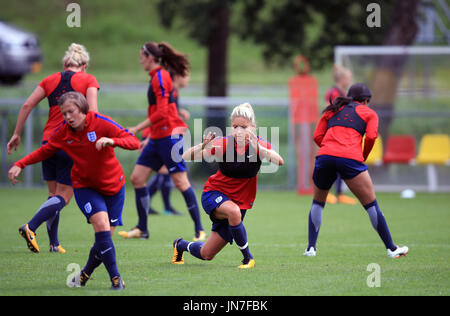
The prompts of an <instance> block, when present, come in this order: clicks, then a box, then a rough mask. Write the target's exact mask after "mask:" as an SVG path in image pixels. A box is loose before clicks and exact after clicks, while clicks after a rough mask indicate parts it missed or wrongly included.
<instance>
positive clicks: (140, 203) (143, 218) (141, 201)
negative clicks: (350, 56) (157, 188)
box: [134, 187, 150, 232]
mask: <svg viewBox="0 0 450 316" xmlns="http://www.w3.org/2000/svg"><path fill="white" fill-rule="evenodd" d="M134 192H135V197H136V209H137V213H138V218H139V220H138V225H137V228H139V229H140V230H141V231H143V232H148V223H147V221H148V210H149V207H150V206H149V205H150V196H149V194H148V191H147V187H144V188H139V189H134Z"/></svg>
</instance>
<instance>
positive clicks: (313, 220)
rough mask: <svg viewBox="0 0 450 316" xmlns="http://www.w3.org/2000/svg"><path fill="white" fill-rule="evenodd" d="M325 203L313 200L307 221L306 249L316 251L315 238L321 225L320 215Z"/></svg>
mask: <svg viewBox="0 0 450 316" xmlns="http://www.w3.org/2000/svg"><path fill="white" fill-rule="evenodd" d="M324 207H325V202H318V201H316V200H313V203H312V206H311V210H310V212H309V219H308V222H309V224H308V248H307V249H309V248H311V247H313V248H314V249H316V243H317V237H318V236H319V230H320V226H321V225H322V213H323V209H324Z"/></svg>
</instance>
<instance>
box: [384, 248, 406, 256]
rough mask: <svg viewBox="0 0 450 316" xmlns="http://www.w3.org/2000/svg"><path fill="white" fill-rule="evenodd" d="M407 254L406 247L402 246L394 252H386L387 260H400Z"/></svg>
mask: <svg viewBox="0 0 450 316" xmlns="http://www.w3.org/2000/svg"><path fill="white" fill-rule="evenodd" d="M408 252H409V249H408V247H406V246H404V247H398V246H397V249H395V250H394V251H392V250H391V249H388V250H387V255H388V257H389V258H400V257H402V256H406V255H407V254H408Z"/></svg>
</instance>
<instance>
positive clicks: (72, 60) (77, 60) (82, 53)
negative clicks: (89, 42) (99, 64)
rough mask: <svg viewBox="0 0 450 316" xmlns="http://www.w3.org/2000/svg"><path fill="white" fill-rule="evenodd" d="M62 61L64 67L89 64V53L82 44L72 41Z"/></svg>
mask: <svg viewBox="0 0 450 316" xmlns="http://www.w3.org/2000/svg"><path fill="white" fill-rule="evenodd" d="M62 62H63V66H64V67H65V68H68V67H81V66H84V65H86V66H87V65H88V64H89V53H88V52H87V50H86V48H85V47H84V46H83V45H80V44H76V43H72V44H70V46H69V49H68V50H67V51H66V54H65V55H64V57H63V59H62Z"/></svg>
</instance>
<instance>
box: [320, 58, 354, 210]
mask: <svg viewBox="0 0 450 316" xmlns="http://www.w3.org/2000/svg"><path fill="white" fill-rule="evenodd" d="M333 79H334V83H335V85H334V86H333V87H331V88H330V89H328V91H327V92H326V93H325V107H326V106H328V105H329V104H331V103H333V101H334V100H335V99H336V98H337V97H345V93H346V91H347V89H348V88H349V87H350V85H351V83H352V72H351V71H350V69H347V68H344V67H341V66H339V65H334V66H333ZM334 185H335V192H336V196H335V195H333V194H331V193H328V196H327V203H330V204H335V203H343V204H352V205H354V204H356V200H355V199H354V198H352V197H350V196H348V195H345V194H343V193H342V178H341V175H340V174H337V177H336V182H335V184H334Z"/></svg>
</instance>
